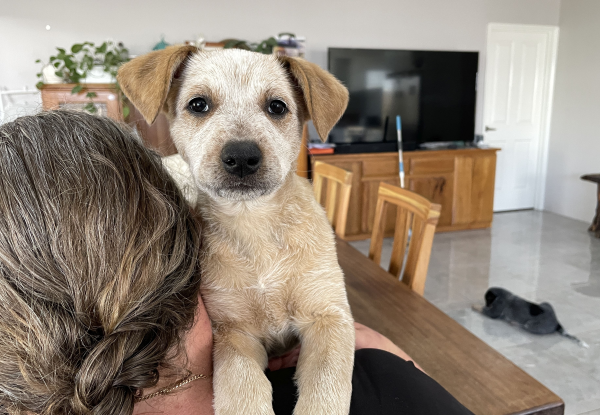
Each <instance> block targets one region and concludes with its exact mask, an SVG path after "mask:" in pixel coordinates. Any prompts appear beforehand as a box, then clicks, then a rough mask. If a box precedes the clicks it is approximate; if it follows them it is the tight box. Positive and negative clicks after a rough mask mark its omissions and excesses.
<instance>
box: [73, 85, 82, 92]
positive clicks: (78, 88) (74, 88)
mask: <svg viewBox="0 0 600 415" xmlns="http://www.w3.org/2000/svg"><path fill="white" fill-rule="evenodd" d="M82 89H83V85H81V84H78V85H75V86H74V87H73V89H71V94H78V93H80V92H81V90H82Z"/></svg>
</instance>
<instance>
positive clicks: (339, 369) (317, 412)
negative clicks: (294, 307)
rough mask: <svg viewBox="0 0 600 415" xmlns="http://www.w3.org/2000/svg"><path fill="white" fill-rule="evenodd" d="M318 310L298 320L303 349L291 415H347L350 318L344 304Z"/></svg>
mask: <svg viewBox="0 0 600 415" xmlns="http://www.w3.org/2000/svg"><path fill="white" fill-rule="evenodd" d="M341 291H342V293H341V294H342V295H343V296H344V297H345V295H344V294H345V293H343V290H341ZM317 309H318V311H317V310H315V311H313V312H311V313H310V314H305V315H304V317H303V318H302V317H301V318H299V319H298V330H299V332H300V337H301V341H302V348H301V351H300V357H299V358H298V366H297V369H296V381H297V384H298V392H299V396H298V402H297V404H296V408H295V409H294V415H348V412H349V411H350V397H351V395H352V370H353V366H354V325H353V320H352V316H351V315H350V311H349V309H348V306H347V304H346V305H345V306H344V305H343V304H339V306H337V305H336V304H333V305H332V304H327V305H325V304H323V307H322V308H321V307H319V306H317Z"/></svg>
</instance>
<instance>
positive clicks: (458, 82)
mask: <svg viewBox="0 0 600 415" xmlns="http://www.w3.org/2000/svg"><path fill="white" fill-rule="evenodd" d="M478 55H479V54H478V52H437V51H416V50H377V49H343V48H330V49H329V71H330V72H331V73H333V74H334V75H335V76H336V77H337V78H338V79H339V80H340V81H342V83H343V84H344V85H345V86H346V87H347V88H348V90H349V92H350V101H349V103H348V108H347V109H346V112H345V113H344V115H343V116H342V118H341V119H340V122H339V123H338V124H337V126H336V127H335V128H334V129H333V130H332V132H331V135H330V137H329V141H330V142H333V143H336V145H337V150H336V152H343V151H344V147H352V149H353V150H349V149H348V148H347V149H346V150H347V151H349V152H350V151H351V152H362V151H366V152H368V151H395V150H397V134H396V115H400V116H401V119H402V141H403V148H404V150H414V149H417V148H419V146H420V145H421V144H422V143H428V142H439V141H445V142H446V141H447V142H450V141H465V142H470V141H472V140H473V137H474V134H475V99H476V82H477V64H478V58H479V56H478Z"/></svg>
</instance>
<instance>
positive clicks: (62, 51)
mask: <svg viewBox="0 0 600 415" xmlns="http://www.w3.org/2000/svg"><path fill="white" fill-rule="evenodd" d="M56 50H58V51H59V52H60V53H62V54H63V55H64V54H65V53H67V51H65V50H64V49H63V48H56Z"/></svg>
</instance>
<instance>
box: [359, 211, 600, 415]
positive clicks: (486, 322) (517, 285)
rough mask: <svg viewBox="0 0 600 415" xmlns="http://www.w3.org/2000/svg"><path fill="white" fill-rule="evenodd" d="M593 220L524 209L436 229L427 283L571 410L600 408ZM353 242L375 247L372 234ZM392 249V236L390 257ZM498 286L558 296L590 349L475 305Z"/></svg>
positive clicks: (590, 412) (563, 313)
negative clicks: (478, 225)
mask: <svg viewBox="0 0 600 415" xmlns="http://www.w3.org/2000/svg"><path fill="white" fill-rule="evenodd" d="M590 220H591V218H590ZM588 226H589V224H588V223H584V222H580V221H576V220H572V219H568V218H565V217H562V216H558V215H554V214H551V213H542V212H534V211H523V212H511V213H501V214H496V215H495V216H494V225H493V227H492V229H488V230H478V231H465V232H451V233H440V234H436V236H435V240H434V243H433V251H432V256H431V263H430V266H429V275H428V277H427V285H426V288H425V298H427V299H428V300H429V301H431V302H432V303H433V304H435V305H436V306H437V307H439V308H440V309H442V310H443V311H445V312H446V313H447V314H448V315H450V316H451V317H452V318H454V319H455V320H456V321H458V322H459V323H460V324H462V325H463V326H464V327H466V328H467V329H469V330H470V331H471V332H473V333H474V334H475V335H477V336H478V337H480V338H481V339H482V340H484V341H485V342H486V343H488V344H489V345H491V346H492V347H494V348H495V349H497V350H498V351H500V352H501V353H502V354H504V355H505V356H506V357H507V358H509V359H510V360H512V361H513V362H514V363H516V364H517V365H518V366H519V367H521V368H522V369H523V370H525V371H526V372H528V373H529V374H530V375H532V376H533V377H535V378H536V379H538V380H539V381H540V382H542V383H543V384H545V385H546V386H547V387H548V388H550V389H551V390H552V391H554V392H555V393H556V394H557V395H559V396H560V397H561V398H563V399H564V401H565V403H566V411H565V414H567V415H579V414H581V415H583V414H585V415H600V239H595V238H593V237H592V236H591V235H590V234H588V233H587V232H586V230H587V227H588ZM352 244H353V245H354V246H355V247H356V248H358V249H360V250H361V252H363V253H365V254H366V253H367V252H368V246H369V245H368V244H369V241H368V240H367V241H358V242H353V243H352ZM390 251H391V240H386V241H385V244H384V251H383V254H382V257H383V259H382V263H383V261H386V260H387V261H389V256H390ZM491 286H499V287H503V288H506V289H508V290H511V291H513V292H514V293H515V294H517V295H520V296H522V297H524V298H527V299H529V300H532V301H535V302H543V301H548V302H550V303H551V304H552V305H553V306H554V308H555V310H556V313H557V316H558V318H559V320H560V321H561V323H562V325H563V326H564V327H565V328H566V329H567V330H568V331H569V332H570V333H572V334H574V335H576V336H578V337H579V338H581V339H582V340H584V341H585V342H587V343H588V344H589V346H590V347H589V349H585V348H583V347H581V346H579V345H578V344H576V343H575V342H573V341H570V340H567V339H565V338H563V337H561V336H559V335H548V336H536V335H531V334H528V333H526V332H524V331H521V330H519V329H518V328H515V327H513V326H510V325H508V324H506V323H503V322H501V321H495V320H490V319H487V318H485V317H483V316H482V315H480V314H478V313H476V312H474V311H472V310H471V305H472V304H473V303H482V304H483V294H484V293H485V291H486V290H487V288H488V287H491Z"/></svg>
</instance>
